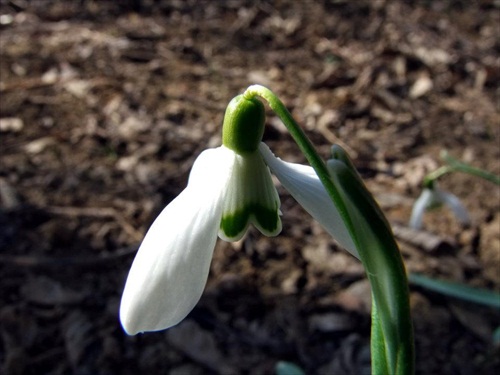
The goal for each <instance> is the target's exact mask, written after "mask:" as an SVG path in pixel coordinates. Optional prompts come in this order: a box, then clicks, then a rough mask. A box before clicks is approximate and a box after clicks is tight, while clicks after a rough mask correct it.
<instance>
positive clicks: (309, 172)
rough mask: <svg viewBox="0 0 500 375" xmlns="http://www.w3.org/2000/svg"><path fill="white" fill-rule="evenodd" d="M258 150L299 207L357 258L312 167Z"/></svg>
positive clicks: (337, 215) (267, 148) (338, 215)
mask: <svg viewBox="0 0 500 375" xmlns="http://www.w3.org/2000/svg"><path fill="white" fill-rule="evenodd" d="M259 150H260V152H261V154H262V156H263V157H264V160H265V161H266V163H267V165H268V166H269V168H270V169H271V171H272V172H273V173H274V174H275V175H276V177H278V180H279V181H280V182H281V184H283V186H284V187H285V188H286V189H287V190H288V191H289V192H290V194H291V195H292V196H293V197H294V198H295V200H296V201H297V202H299V204H300V205H301V206H302V207H304V209H305V210H306V211H307V212H308V213H309V214H310V215H311V216H312V217H313V218H314V219H315V220H317V221H318V222H319V223H320V224H321V225H322V226H323V228H325V230H326V231H327V232H328V233H329V234H330V235H331V236H332V237H333V238H334V239H335V240H336V241H337V242H338V243H339V244H340V245H341V246H342V247H343V248H345V249H346V250H347V251H349V252H350V253H351V254H352V255H354V256H355V257H357V258H359V256H358V252H357V250H356V246H355V245H354V242H353V241H352V238H351V236H350V234H349V231H348V230H347V228H346V226H345V225H344V221H343V220H342V218H341V216H340V214H339V212H338V211H337V208H336V207H335V205H334V204H333V202H332V201H331V199H330V197H329V195H328V193H327V192H326V190H325V188H324V186H323V184H322V183H321V181H320V180H319V177H318V175H317V174H316V172H315V171H314V169H313V168H312V167H309V166H306V165H301V164H294V163H287V162H284V161H282V160H281V159H279V158H277V157H275V156H274V155H273V153H272V152H271V150H269V147H267V145H265V144H264V143H261V144H260V146H259Z"/></svg>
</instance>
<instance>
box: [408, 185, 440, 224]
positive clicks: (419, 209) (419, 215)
mask: <svg viewBox="0 0 500 375" xmlns="http://www.w3.org/2000/svg"><path fill="white" fill-rule="evenodd" d="M433 196H434V193H433V191H432V190H430V189H424V190H423V191H422V194H420V196H419V197H418V198H417V200H416V201H415V203H414V204H413V209H412V211H411V217H410V222H409V223H408V225H409V227H410V228H413V229H422V222H423V217H424V213H425V211H426V210H427V208H428V207H430V206H431V205H432V204H434V201H435V199H434V197H433Z"/></svg>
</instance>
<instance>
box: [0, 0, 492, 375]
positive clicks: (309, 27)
mask: <svg viewBox="0 0 500 375" xmlns="http://www.w3.org/2000/svg"><path fill="white" fill-rule="evenodd" d="M498 25H500V9H499V4H498V1H488V0H476V1H465V0H464V1H459V0H456V1H452V0H436V1H423V0H422V1H414V2H403V1H390V0H387V1H384V0H380V1H378V0H377V1H375V0H374V1H361V0H360V1H342V0H341V1H326V0H325V1H316V2H312V1H294V0H283V1H276V2H273V3H270V2H266V1H244V0H231V1H225V2H223V1H220V2H219V1H214V2H208V1H207V2H199V1H195V0H188V1H167V0H165V1H151V0H143V1H141V0H135V1H134V0H130V1H118V2H112V1H90V0H89V1H31V2H30V1H26V0H10V1H9V0H0V142H1V144H0V196H1V201H0V290H1V291H2V293H1V296H0V332H1V341H0V364H1V367H0V373H2V374H6V375H11V374H177V375H178V374H181V375H182V374H249V375H250V374H251V375H254V374H255V375H261V374H273V373H274V367H275V365H276V363H277V362H278V361H280V360H287V361H291V362H294V363H296V364H297V365H299V366H300V367H302V368H303V369H304V370H306V371H307V373H308V374H325V375H329V374H365V373H369V329H370V316H369V306H370V301H369V298H370V297H369V289H368V286H367V283H366V281H365V277H364V273H363V269H362V267H361V265H360V264H359V262H358V261H356V260H355V259H354V258H352V257H351V256H350V255H348V254H347V253H346V252H344V251H343V250H341V249H338V247H337V246H336V245H335V243H334V242H333V240H331V239H330V238H329V237H328V236H327V235H326V234H325V232H323V230H322V229H321V228H320V227H319V225H318V224H317V223H315V222H313V220H312V219H310V218H309V217H308V216H307V215H306V214H305V212H304V211H303V210H302V208H300V207H299V206H298V205H297V204H296V203H295V201H294V200H293V199H292V198H291V197H290V196H289V195H288V194H287V193H286V192H285V191H283V190H280V192H282V193H283V194H282V211H283V232H282V234H281V235H280V236H279V237H277V238H272V239H270V238H265V237H263V236H261V235H260V234H259V233H258V232H257V231H255V230H251V231H250V233H249V234H248V236H246V238H245V239H244V240H243V241H241V242H239V243H225V242H222V241H219V242H218V244H217V248H216V251H215V256H214V260H213V262H212V269H211V274H210V279H209V283H208V285H207V288H206V291H205V294H204V295H203V297H202V299H201V301H200V303H199V304H198V306H197V307H196V308H195V310H194V311H193V313H192V314H190V315H189V317H188V318H187V319H186V320H185V321H184V322H182V323H181V324H180V325H178V326H177V327H174V328H172V329H170V330H167V331H164V332H158V333H149V334H144V335H138V336H135V337H129V336H127V335H125V334H124V332H123V330H122V328H121V326H120V324H119V321H118V317H117V311H118V306H119V301H120V295H121V291H122V289H123V285H124V281H125V278H126V275H127V272H128V269H129V267H130V264H131V262H132V260H133V256H134V253H135V251H136V249H137V245H138V243H139V242H140V240H141V238H142V236H143V235H144V233H145V231H146V230H147V228H148V226H149V225H150V223H151V222H152V220H153V219H154V217H155V216H156V215H157V214H158V212H159V211H160V210H161V209H162V208H163V207H164V206H165V205H166V204H167V203H168V202H170V201H171V200H172V199H173V198H174V197H175V196H176V195H177V194H179V192H181V191H182V189H183V188H184V186H185V184H186V180H187V177H188V173H189V170H190V166H191V165H192V163H193V160H194V159H195V158H196V156H197V155H198V154H199V153H200V152H201V151H202V150H203V149H205V148H207V147H215V146H218V145H219V144H220V132H221V122H222V117H223V114H224V109H225V106H226V105H227V103H228V102H229V100H230V99H231V98H232V97H234V96H235V95H237V94H239V93H241V92H242V91H243V90H244V89H245V88H246V87H247V86H249V85H250V84H253V83H259V84H263V85H265V86H268V87H269V88H271V89H272V90H273V91H274V92H275V93H277V94H278V95H279V96H280V98H281V99H282V100H283V101H284V102H285V103H286V105H287V106H288V108H289V109H290V110H291V112H292V113H293V115H294V117H295V118H296V120H297V121H298V122H299V123H300V124H302V125H303V127H304V129H305V130H306V132H307V134H308V135H309V136H310V138H311V139H312V141H313V142H314V143H315V144H316V145H317V146H318V150H319V151H320V153H321V154H322V155H323V156H324V157H327V156H328V152H329V148H330V146H331V144H332V143H339V144H341V145H343V146H344V147H346V148H347V150H348V151H349V153H350V154H351V156H352V157H353V159H354V162H355V164H356V166H357V167H358V168H359V170H360V172H361V174H362V175H363V177H364V178H365V179H366V181H367V185H368V186H369V188H370V189H371V191H372V192H373V193H374V195H375V196H376V198H377V200H378V201H379V203H380V205H381V206H382V208H383V210H384V212H386V214H387V217H388V219H389V221H390V222H391V223H392V224H394V226H395V228H396V227H397V228H399V230H396V232H397V233H399V234H398V240H399V243H400V247H401V251H402V254H403V256H404V259H405V262H406V266H407V269H408V270H409V271H410V272H419V273H423V274H425V275H428V276H431V277H435V278H439V279H444V280H451V281H456V282H460V283H464V284H467V285H471V286H476V287H482V288H487V289H490V290H496V291H499V290H500V210H499V208H500V191H499V189H498V187H495V186H494V185H492V184H491V183H488V182H486V181H483V180H479V179H477V178H473V177H470V176H467V175H461V174H453V175H449V176H446V177H445V178H444V179H443V180H442V182H441V184H440V186H441V187H442V188H443V189H445V190H448V191H451V192H453V193H454V194H456V195H457V196H458V197H460V199H461V200H462V202H463V203H464V205H465V206H466V207H467V209H468V210H469V212H470V214H471V217H472V219H473V224H472V225H471V226H470V227H467V228H465V227H461V226H460V225H459V224H458V223H457V222H456V220H455V219H454V218H453V217H452V216H451V214H450V213H449V212H448V211H447V210H446V209H441V210H437V211H433V212H430V213H429V214H428V215H427V216H426V218H425V228H426V230H427V232H426V233H427V234H429V235H431V234H434V235H436V236H438V239H439V242H440V244H441V246H434V247H427V248H426V249H424V247H425V246H423V245H424V244H416V243H415V241H411V240H409V239H408V238H407V237H405V236H403V235H402V234H401V232H404V229H405V226H404V225H405V223H407V221H408V218H409V214H410V211H411V205H412V202H413V201H414V200H415V198H416V197H417V196H418V195H419V194H420V191H421V189H420V183H421V180H422V177H423V176H424V175H425V174H426V173H428V172H429V171H432V170H434V169H436V168H437V167H438V166H439V165H440V163H441V161H440V159H439V152H440V150H442V149H446V150H447V151H448V152H449V153H450V154H451V155H453V156H454V157H456V158H458V159H460V160H463V161H466V162H469V163H471V164H472V165H474V166H477V167H480V168H485V169H488V170H490V171H492V172H494V173H496V174H500V162H499V160H500V131H499V130H500V128H499V123H500V111H499V107H498V103H499V97H498V81H499V79H500V73H499V72H500V67H499V59H500V55H499V53H500V41H499V34H500V30H499V26H498ZM267 122H268V126H267V128H266V133H265V141H266V143H268V144H269V146H270V147H271V149H272V150H273V151H274V152H275V154H277V155H278V156H280V157H281V158H283V159H285V160H289V161H295V162H304V158H303V157H302V156H301V155H300V154H299V152H298V149H297V147H296V145H295V144H294V143H293V142H292V140H291V138H290V136H289V135H288V134H287V133H286V131H284V127H283V126H282V125H281V123H280V122H279V120H278V119H277V118H276V117H275V116H274V115H272V114H271V113H269V116H268V119H267ZM411 290H412V293H411V297H412V309H413V317H414V323H415V332H416V349H417V372H418V373H419V374H478V373H479V374H493V373H498V372H500V359H499V358H500V355H499V346H498V343H497V344H496V346H495V344H494V342H493V338H492V337H493V336H492V333H493V330H494V329H495V328H496V327H498V326H499V325H500V319H499V318H500V313H499V311H495V310H493V309H490V308H486V307H481V306H477V305H474V304H471V303H464V302H463V301H458V300H455V299H451V298H446V297H443V296H441V295H438V294H435V293H431V292H429V291H427V290H425V289H421V288H418V287H415V286H412V288H411ZM497 371H498V372H497Z"/></svg>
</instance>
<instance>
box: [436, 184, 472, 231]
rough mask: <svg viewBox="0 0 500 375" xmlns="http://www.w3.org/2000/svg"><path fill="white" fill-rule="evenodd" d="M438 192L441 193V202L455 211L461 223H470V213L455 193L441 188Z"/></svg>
mask: <svg viewBox="0 0 500 375" xmlns="http://www.w3.org/2000/svg"><path fill="white" fill-rule="evenodd" d="M436 194H438V195H439V198H440V200H441V202H443V203H444V204H446V205H447V206H448V207H449V208H450V209H451V210H452V211H453V213H454V214H455V216H456V217H457V220H458V221H459V222H460V223H462V224H469V223H470V218H469V213H468V212H467V210H466V209H465V207H464V206H463V205H462V203H461V202H460V200H459V199H458V198H457V197H456V196H455V195H453V194H451V193H449V192H447V191H443V190H440V189H439V190H437V191H436Z"/></svg>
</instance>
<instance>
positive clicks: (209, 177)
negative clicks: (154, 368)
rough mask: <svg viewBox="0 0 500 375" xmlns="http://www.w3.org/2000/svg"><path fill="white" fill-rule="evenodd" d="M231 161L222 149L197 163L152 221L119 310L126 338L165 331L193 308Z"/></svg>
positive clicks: (206, 267)
mask: <svg viewBox="0 0 500 375" xmlns="http://www.w3.org/2000/svg"><path fill="white" fill-rule="evenodd" d="M231 168H232V165H231V159H230V158H228V154H227V153H226V150H223V149H221V148H218V149H212V150H207V151H205V152H203V153H202V154H201V155H200V156H199V157H198V159H197V160H196V162H195V164H194V166H193V169H192V171H191V174H190V178H189V183H188V186H187V188H186V189H185V190H184V191H183V192H182V193H181V194H180V195H179V196H178V197H177V198H175V199H174V200H173V201H172V202H171V203H170V204H169V205H168V206H167V207H166V208H165V209H164V210H163V211H162V212H161V214H160V215H159V216H158V218H157V219H156V220H155V221H154V223H153V224H152V226H151V228H150V229H149V231H148V232H147V234H146V236H145V238H144V240H143V242H142V244H141V246H140V248H139V251H138V252H137V255H136V257H135V259H134V262H133V264H132V268H131V269H130V272H129V275H128V278H127V282H126V285H125V290H124V292H123V296H122V301H121V306H120V320H121V322H122V325H123V328H124V329H125V331H126V332H127V333H128V334H131V335H133V334H136V333H138V332H144V331H157V330H161V329H166V328H168V327H171V326H173V325H175V324H177V323H179V322H180V321H181V320H182V319H183V318H185V317H186V315H187V314H188V313H189V312H190V311H191V310H192V309H193V307H194V306H195V305H196V303H197V302H198V300H199V299H200V297H201V294H202V292H203V289H204V287H205V284H206V280H207V277H208V272H209V268H210V262H211V259H212V254H213V250H214V247H215V242H216V239H217V232H218V229H219V224H220V219H221V213H222V202H223V192H224V190H225V186H226V184H227V181H228V177H229V175H230V173H231Z"/></svg>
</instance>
